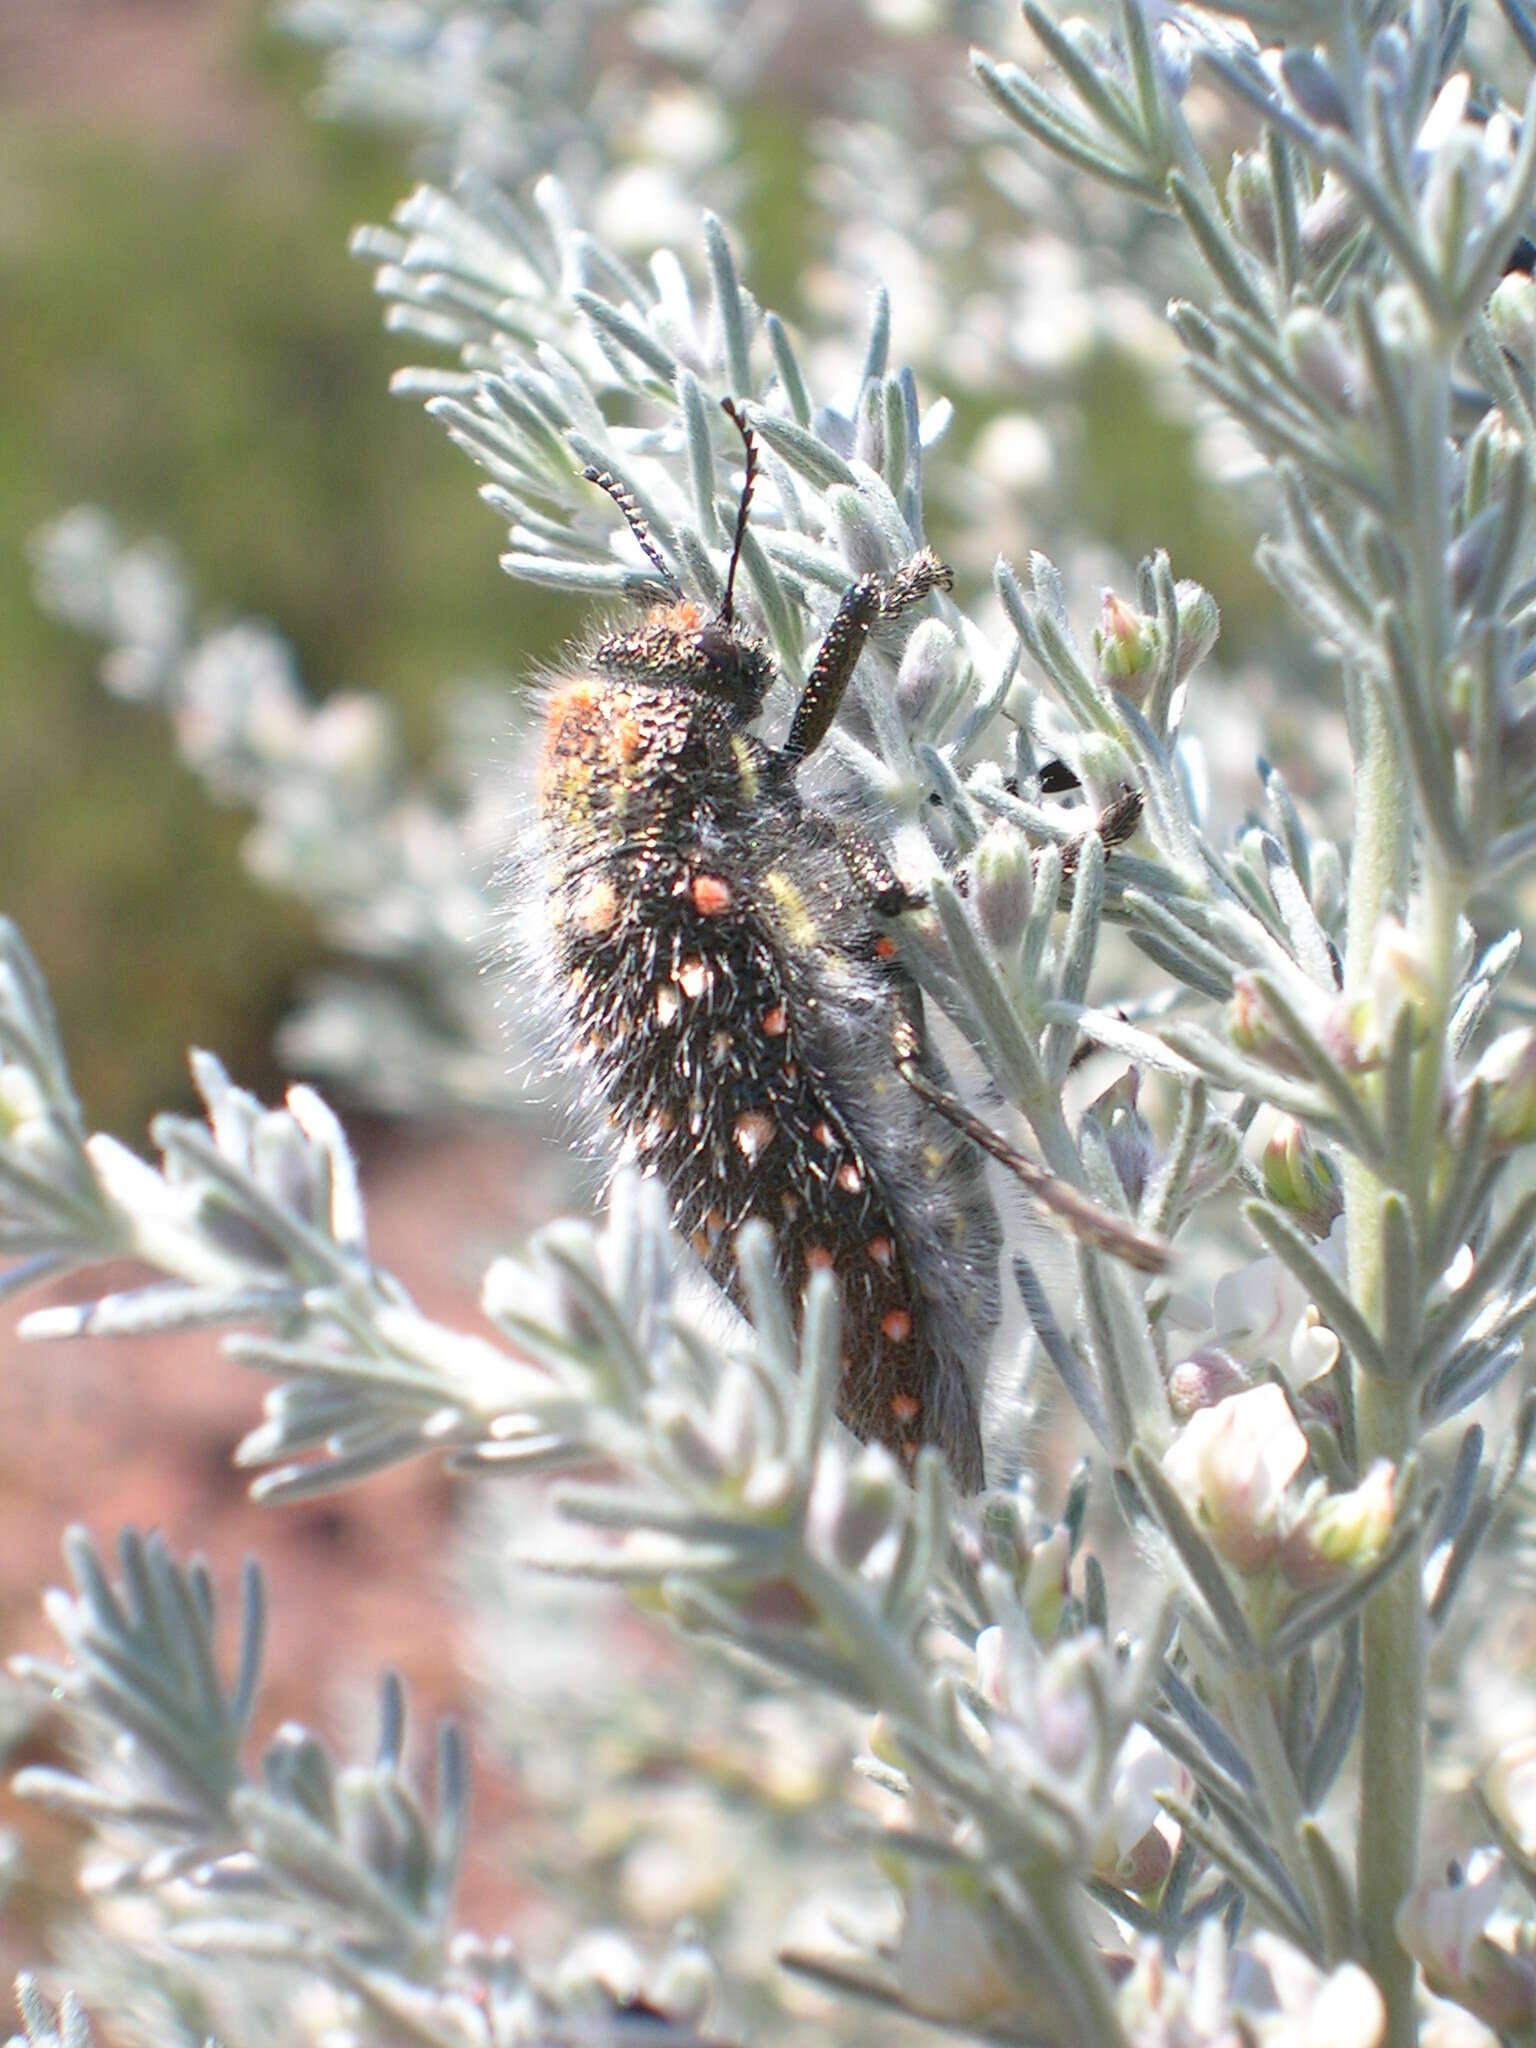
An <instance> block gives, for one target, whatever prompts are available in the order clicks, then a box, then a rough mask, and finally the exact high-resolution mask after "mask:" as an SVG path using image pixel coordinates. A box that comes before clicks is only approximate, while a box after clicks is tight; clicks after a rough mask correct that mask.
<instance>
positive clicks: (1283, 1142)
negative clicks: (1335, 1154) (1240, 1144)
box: [1263, 1116, 1344, 1237]
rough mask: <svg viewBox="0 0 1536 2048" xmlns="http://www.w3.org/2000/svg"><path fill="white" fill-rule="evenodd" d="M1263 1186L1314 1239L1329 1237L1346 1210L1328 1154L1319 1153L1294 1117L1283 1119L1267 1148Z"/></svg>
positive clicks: (1340, 1182)
mask: <svg viewBox="0 0 1536 2048" xmlns="http://www.w3.org/2000/svg"><path fill="white" fill-rule="evenodd" d="M1263 1172H1264V1186H1265V1188H1266V1189H1267V1191H1268V1193H1269V1194H1270V1196H1271V1198H1272V1199H1273V1200H1274V1201H1276V1202H1278V1203H1279V1205H1280V1207H1281V1208H1282V1209H1288V1210H1289V1211H1290V1212H1291V1214H1292V1215H1293V1216H1295V1217H1296V1219H1297V1221H1298V1222H1300V1223H1303V1224H1305V1226H1306V1228H1307V1229H1308V1230H1310V1231H1311V1233H1312V1235H1313V1236H1314V1237H1326V1236H1327V1235H1328V1233H1329V1231H1330V1230H1331V1229H1332V1228H1333V1224H1334V1219H1335V1218H1336V1217H1338V1216H1341V1215H1342V1214H1343V1211H1344V1187H1343V1183H1342V1181H1341V1180H1340V1179H1339V1175H1338V1170H1337V1168H1336V1167H1335V1166H1334V1164H1333V1161H1332V1160H1331V1159H1330V1158H1329V1157H1328V1155H1327V1153H1326V1152H1319V1151H1318V1149H1317V1147H1316V1146H1315V1145H1314V1144H1313V1143H1312V1140H1311V1139H1310V1138H1309V1137H1308V1136H1307V1133H1306V1131H1305V1130H1304V1129H1303V1127H1302V1126H1301V1125H1300V1124H1299V1123H1298V1122H1297V1121H1296V1119H1295V1117H1293V1116H1286V1117H1282V1118H1281V1119H1280V1121H1279V1122H1278V1123H1277V1124H1276V1125H1275V1128H1274V1130H1273V1131H1272V1132H1271V1133H1270V1137H1269V1142H1268V1144H1267V1145H1266V1146H1265V1147H1264V1163H1263Z"/></svg>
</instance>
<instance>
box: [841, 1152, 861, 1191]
mask: <svg viewBox="0 0 1536 2048" xmlns="http://www.w3.org/2000/svg"><path fill="white" fill-rule="evenodd" d="M834 1178H835V1179H836V1181H837V1184H838V1186H839V1187H840V1188H841V1189H842V1191H843V1193H844V1194H845V1195H860V1194H862V1193H863V1192H864V1176H863V1174H862V1173H860V1171H859V1169H858V1168H857V1167H856V1166H855V1165H854V1163H853V1161H852V1160H851V1159H845V1160H844V1162H843V1164H842V1165H841V1166H840V1167H839V1168H838V1169H837V1173H836V1175H835V1176H834Z"/></svg>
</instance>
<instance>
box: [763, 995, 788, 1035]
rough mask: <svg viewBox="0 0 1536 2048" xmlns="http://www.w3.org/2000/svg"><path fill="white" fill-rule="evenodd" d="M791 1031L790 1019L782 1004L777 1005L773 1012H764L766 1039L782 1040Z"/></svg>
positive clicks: (764, 1033)
mask: <svg viewBox="0 0 1536 2048" xmlns="http://www.w3.org/2000/svg"><path fill="white" fill-rule="evenodd" d="M788 1029H789V1018H788V1016H787V1014H786V1013H785V1009H784V1005H783V1004H782V1003H775V1004H774V1006H773V1008H772V1009H771V1010H764V1012H763V1036H764V1038H782V1037H783V1036H784V1034H785V1032H786V1031H787V1030H788Z"/></svg>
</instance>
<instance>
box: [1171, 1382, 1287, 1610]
mask: <svg viewBox="0 0 1536 2048" xmlns="http://www.w3.org/2000/svg"><path fill="white" fill-rule="evenodd" d="M1306 1458H1307V1440H1306V1438H1305V1437H1304V1436H1303V1435H1302V1433H1301V1430H1300V1428H1299V1427H1298V1425H1297V1422H1296V1418H1295V1416H1294V1415H1293V1414H1292V1413H1291V1406H1290V1403H1289V1402H1288V1401H1287V1400H1286V1398H1285V1395H1284V1393H1283V1392H1282V1391H1281V1389H1280V1388H1279V1387H1277V1386H1275V1385H1273V1383H1267V1384H1265V1385H1264V1386H1262V1387H1251V1388H1249V1389H1248V1391H1247V1392H1246V1393H1242V1394H1233V1395H1231V1396H1230V1397H1229V1398H1228V1399H1227V1400H1225V1401H1219V1402H1218V1403H1217V1404H1216V1406H1215V1407H1214V1408H1200V1409H1197V1410H1196V1411H1195V1413H1194V1414H1193V1415H1192V1416H1191V1417H1190V1418H1189V1420H1188V1422H1186V1423H1185V1425H1184V1427H1183V1428H1182V1429H1181V1430H1180V1432H1179V1434H1178V1435H1177V1436H1176V1437H1175V1438H1174V1440H1173V1442H1172V1444H1171V1445H1170V1446H1169V1448H1168V1450H1167V1451H1166V1452H1165V1453H1164V1455H1163V1469H1164V1471H1166V1473H1167V1474H1168V1477H1169V1478H1170V1479H1171V1480H1172V1481H1173V1484H1174V1485H1175V1486H1176V1487H1177V1489H1178V1491H1179V1493H1180V1494H1181V1495H1182V1496H1183V1499H1184V1501H1185V1504H1186V1505H1187V1506H1188V1507H1189V1508H1190V1509H1191V1510H1192V1511H1193V1513H1194V1514H1195V1515H1196V1516H1197V1518H1198V1519H1199V1521H1200V1522H1201V1524H1202V1525H1203V1526H1204V1527H1205V1528H1206V1529H1207V1530H1208V1531H1209V1533H1210V1537H1211V1541H1212V1543H1213V1545H1214V1546H1215V1548H1216V1550H1217V1552H1218V1553H1219V1554H1220V1555H1221V1556H1222V1557H1224V1558H1225V1559H1226V1561H1227V1563H1228V1564H1231V1565H1235V1566H1236V1567H1237V1569H1238V1570H1239V1571H1241V1572H1260V1571H1263V1570H1264V1569H1265V1567H1266V1566H1267V1565H1269V1564H1270V1563H1271V1562H1272V1561H1273V1560H1274V1558H1275V1556H1276V1555H1277V1553H1278V1552H1279V1549H1280V1509H1281V1503H1282V1502H1283V1500H1284V1497H1285V1490H1286V1488H1287V1487H1288V1486H1289V1485H1290V1483H1291V1481H1292V1480H1293V1479H1294V1478H1295V1476H1296V1474H1297V1473H1298V1472H1299V1471H1300V1470H1301V1468H1302V1466H1303V1465H1304V1464H1305V1463H1306Z"/></svg>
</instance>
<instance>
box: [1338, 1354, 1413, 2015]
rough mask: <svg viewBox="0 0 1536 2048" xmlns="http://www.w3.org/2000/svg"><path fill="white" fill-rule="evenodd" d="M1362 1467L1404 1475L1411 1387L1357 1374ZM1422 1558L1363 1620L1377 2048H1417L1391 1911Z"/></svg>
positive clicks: (1405, 1810) (1407, 1976)
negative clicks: (1380, 2009) (1383, 2025)
mask: <svg viewBox="0 0 1536 2048" xmlns="http://www.w3.org/2000/svg"><path fill="white" fill-rule="evenodd" d="M1355 1404H1356V1409H1357V1427H1358V1429H1359V1433H1360V1458H1361V1463H1362V1465H1365V1464H1368V1463H1369V1462H1370V1460H1371V1459H1373V1458H1390V1459H1391V1460H1392V1462H1393V1463H1394V1464H1396V1465H1401V1463H1402V1461H1403V1459H1404V1458H1406V1457H1407V1456H1408V1454H1409V1452H1410V1451H1411V1450H1412V1449H1413V1447H1414V1443H1415V1440H1416V1438H1417V1434H1418V1405H1417V1394H1416V1391H1415V1389H1414V1388H1413V1387H1412V1386H1402V1385H1397V1384H1395V1383H1394V1382H1392V1381H1389V1380H1373V1379H1368V1378H1367V1377H1366V1376H1365V1375H1364V1374H1362V1375H1361V1376H1360V1378H1359V1380H1358V1382H1357V1384H1356V1388H1355ZM1419 1564H1420V1560H1419V1554H1418V1550H1417V1548H1415V1550H1414V1552H1413V1555H1412V1556H1410V1557H1408V1558H1407V1559H1405V1560H1404V1562H1403V1565H1402V1567H1401V1568H1400V1569H1399V1570H1398V1571H1395V1572H1393V1573H1392V1575H1391V1576H1390V1578H1388V1580H1387V1581H1386V1584H1385V1585H1384V1586H1383V1587H1382V1588H1381V1590H1380V1592H1378V1593H1377V1594H1376V1596H1375V1598H1374V1599H1373V1600H1372V1601H1371V1602H1370V1604H1369V1605H1368V1606H1367V1608H1366V1610H1365V1619H1364V1679H1365V1704H1364V1709H1363V1712H1362V1716H1361V1758H1360V1830H1359V1879H1358V1886H1359V1894H1360V1921H1361V1926H1362V1929H1363V1931H1364V1934H1365V1949H1366V1956H1367V1959H1368V1961H1369V1963H1370V1967H1371V1972H1372V1975H1373V1976H1374V1977H1375V1979H1376V1982H1377V1984H1378V1986H1379V1987H1380V1989H1381V1993H1382V1996H1383V1997H1384V1998H1385V1999H1386V2001H1387V2015H1388V2020H1387V2033H1386V2036H1385V2042H1384V2048H1414V2044H1415V2043H1416V2042H1417V2040H1418V2023H1417V2021H1416V2019H1415V2017H1414V1977H1415V1971H1414V1962H1413V1958H1412V1957H1411V1956H1410V1955H1409V1954H1408V1952H1407V1951H1406V1950H1405V1949H1404V1948H1403V1946H1402V1944H1401V1943H1400V1942H1399V1941H1398V1938H1397V1931H1396V1927H1395V1924H1394V1923H1395V1921H1396V1918H1397V1909H1398V1907H1399V1905H1401V1903H1402V1901H1403V1899H1404V1898H1405V1897H1406V1896H1407V1894H1408V1893H1409V1892H1410V1891H1411V1890H1412V1888H1413V1885H1414V1882H1415V1879H1416V1878H1417V1875H1418V1854H1419V1813H1420V1808H1421V1806H1422V1803H1423V1790H1424V1783H1423V1781H1424V1647H1425V1621H1424V1599H1423V1592H1422V1587H1421V1580H1420V1569H1419Z"/></svg>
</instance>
